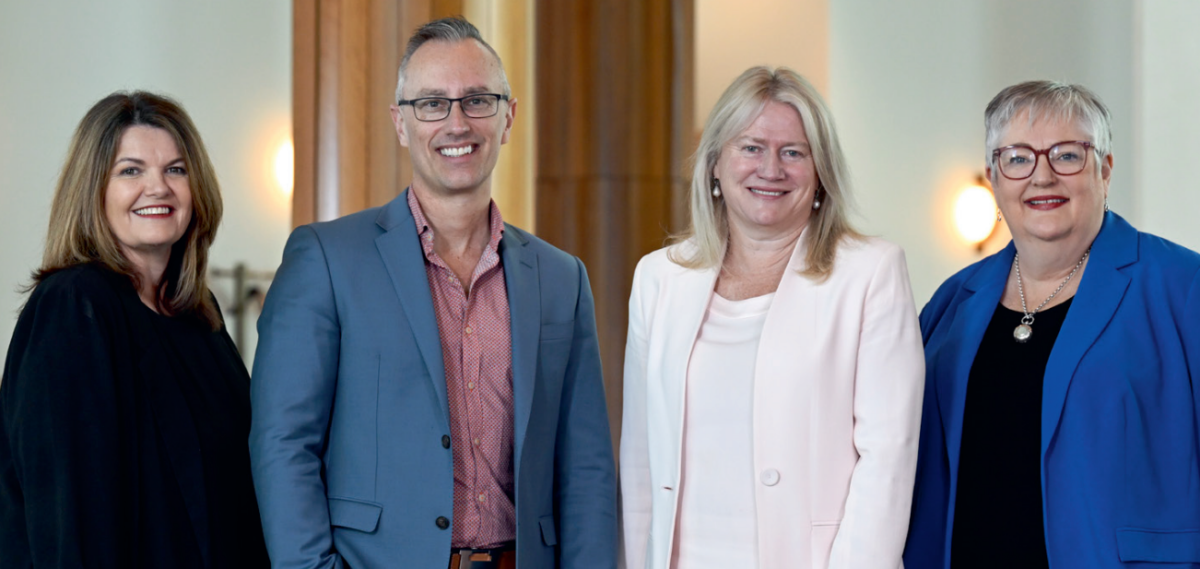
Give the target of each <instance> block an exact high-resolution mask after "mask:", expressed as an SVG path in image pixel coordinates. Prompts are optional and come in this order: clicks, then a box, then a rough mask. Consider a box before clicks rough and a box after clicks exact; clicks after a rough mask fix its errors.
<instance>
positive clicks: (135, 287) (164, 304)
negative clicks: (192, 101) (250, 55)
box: [0, 92, 268, 568]
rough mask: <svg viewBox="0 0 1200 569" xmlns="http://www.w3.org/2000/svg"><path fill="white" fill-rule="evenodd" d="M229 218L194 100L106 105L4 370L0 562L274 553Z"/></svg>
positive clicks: (85, 142) (112, 563)
mask: <svg viewBox="0 0 1200 569" xmlns="http://www.w3.org/2000/svg"><path fill="white" fill-rule="evenodd" d="M220 220H221V194H220V189H219V187H218V185H217V179H216V175H215V173H214V171H213V167H212V163H211V162H210V161H209V158H208V154H207V152H206V151H205V149H204V145H203V143H202V142H201V140H200V135H199V134H198V133H197V131H196V127H195V126H194V125H193V124H192V121H191V119H190V118H188V116H187V114H186V113H185V112H184V110H183V109H182V108H181V107H180V106H179V105H178V104H177V103H175V102H174V101H172V100H170V99H167V98H164V97H161V96H158V95H154V94H150V93H145V92H134V93H114V94H113V95H110V96H108V97H106V98H104V99H103V100H101V101H100V102H99V103H96V105H95V106H93V107H92V108H91V110H89V111H88V113H87V115H86V116H85V117H84V118H83V121H82V122H81V123H80V124H79V127H78V129H77V130H76V132H75V135H74V138H73V139H72V141H71V146H70V150H69V151H68V153H67V161H66V164H65V165H64V167H63V170H62V174H61V176H60V178H59V181H58V186H57V188H56V189H55V194H54V201H53V205H52V207H51V212H50V229H49V233H48V236H47V239H46V251H45V255H44V257H43V260H42V265H41V267H40V268H39V269H38V270H37V271H35V272H34V274H33V284H32V285H30V287H29V288H30V290H31V291H32V292H31V294H30V296H29V299H28V301H27V302H26V303H25V306H24V308H23V309H22V310H21V315H20V317H19V319H18V321H17V326H16V329H15V330H14V332H13V337H12V342H11V344H10V345H9V350H8V358H7V360H6V361H5V366H4V375H3V381H2V382H0V552H3V554H0V567H85V566H86V567H173V568H180V567H253V566H263V567H265V566H267V565H268V561H267V555H266V548H265V546H264V544H263V537H262V529H261V527H260V525H259V516H258V508H257V505H256V502H255V499H254V489H253V485H252V483H251V480H250V463H249V451H248V449H247V444H246V439H247V436H248V433H249V428H250V405H249V404H250V402H249V381H250V379H249V376H248V375H247V373H246V368H245V366H244V365H243V364H242V361H241V359H240V358H239V356H238V353H237V350H236V348H235V347H234V345H233V342H232V341H231V340H230V338H229V335H228V334H227V333H226V331H225V327H224V324H223V322H222V320H221V313H220V310H219V308H218V307H217V304H216V301H215V300H214V299H213V296H212V294H211V293H210V292H209V290H208V285H207V281H206V278H205V273H206V270H207V266H208V248H209V246H210V245H211V244H212V242H213V238H214V236H215V235H216V229H217V225H218V224H219V222H220Z"/></svg>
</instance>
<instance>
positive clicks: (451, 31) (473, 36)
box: [396, 16, 512, 102]
mask: <svg viewBox="0 0 1200 569" xmlns="http://www.w3.org/2000/svg"><path fill="white" fill-rule="evenodd" d="M467 40H475V41H477V42H479V44H480V45H482V46H483V47H485V48H487V50H488V53H491V54H492V57H495V58H496V65H497V66H498V67H499V68H500V83H501V89H502V90H503V91H504V92H503V93H502V94H503V95H504V96H505V97H511V96H512V89H510V88H509V86H508V75H506V74H505V73H504V62H503V61H500V54H498V53H496V50H494V49H492V46H490V45H488V42H486V41H483V36H481V35H479V28H476V27H475V25H474V24H472V23H471V22H468V21H467V19H466V18H464V17H462V16H454V17H453V18H442V19H440V20H434V21H432V22H429V23H427V24H425V25H423V26H421V27H419V28H417V31H416V32H414V33H413V35H412V37H410V38H408V47H406V48H405V49H404V57H403V58H401V59H400V69H399V71H397V72H396V101H397V102H399V101H400V100H402V99H403V98H404V75H405V73H407V72H408V62H409V60H411V59H412V56H413V54H414V53H416V52H417V49H419V48H420V47H421V46H423V45H425V44H426V43H427V42H430V41H445V42H460V41H467Z"/></svg>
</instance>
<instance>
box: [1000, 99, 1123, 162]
mask: <svg viewBox="0 0 1200 569" xmlns="http://www.w3.org/2000/svg"><path fill="white" fill-rule="evenodd" d="M1022 111H1028V113H1027V115H1028V120H1029V123H1030V124H1033V123H1034V122H1036V121H1038V120H1041V119H1061V120H1065V121H1077V123H1078V124H1079V125H1080V126H1082V127H1083V129H1084V130H1085V131H1087V132H1088V135H1089V137H1090V138H1091V141H1090V142H1091V143H1092V147H1093V148H1094V149H1095V150H1096V153H1097V154H1098V155H1100V157H1101V158H1103V157H1105V156H1108V155H1109V153H1111V152H1112V116H1111V114H1110V113H1109V112H1108V107H1107V106H1105V104H1104V101H1101V100H1100V97H1098V96H1096V94H1095V93H1093V92H1092V90H1091V89H1088V88H1087V87H1084V86H1083V85H1068V84H1066V83H1059V82H1057V81H1027V82H1025V83H1018V84H1016V85H1013V86H1011V87H1005V88H1004V90H1002V91H1000V93H998V94H997V95H996V96H995V98H993V99H992V102H990V103H988V106H987V110H986V111H984V114H983V124H984V128H985V129H986V133H987V134H986V135H985V139H984V142H985V147H986V158H985V160H986V161H987V164H988V165H989V166H990V165H991V164H992V152H993V151H995V150H996V148H997V147H998V145H999V144H1000V137H1001V136H1003V135H1004V133H1005V132H1006V131H1007V130H1008V127H1009V123H1011V122H1012V120H1013V118H1014V117H1016V116H1017V115H1018V114H1020V113H1021V112H1022Z"/></svg>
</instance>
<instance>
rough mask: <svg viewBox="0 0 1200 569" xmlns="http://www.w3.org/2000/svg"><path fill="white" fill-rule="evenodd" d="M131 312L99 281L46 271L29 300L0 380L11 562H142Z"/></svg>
mask: <svg viewBox="0 0 1200 569" xmlns="http://www.w3.org/2000/svg"><path fill="white" fill-rule="evenodd" d="M55 276H60V277H61V276H66V275H55ZM55 276H52V277H51V279H54V277H55ZM71 276H72V277H79V276H81V275H80V274H79V273H76V274H74V275H71ZM45 289H49V290H45ZM121 322H123V319H122V318H121V313H120V299H119V298H117V297H116V295H114V294H111V291H110V290H105V288H104V285H103V283H100V282H99V281H92V282H88V281H82V282H81V281H80V280H79V279H72V280H71V281H69V282H67V283H64V282H63V281H61V280H59V281H56V282H51V281H49V280H48V281H44V282H43V283H42V285H39V290H38V291H35V292H34V294H33V296H32V298H31V299H30V300H29V303H28V304H27V305H26V306H25V308H24V310H23V311H22V314H21V317H20V320H19V322H18V324H17V327H16V330H15V334H14V336H13V339H12V343H11V346H10V348H9V353H8V360H7V362H6V364H5V369H4V378H3V382H2V386H3V388H2V389H0V395H2V396H0V567H32V566H37V567H84V566H86V567H128V566H130V565H132V564H133V556H132V552H131V551H130V550H129V547H128V546H129V544H131V543H132V542H133V540H132V539H130V536H131V532H132V531H133V525H134V524H133V520H132V519H131V514H130V508H129V504H131V503H132V502H133V495H132V492H133V487H132V484H131V481H132V480H134V478H135V477H134V476H133V472H132V471H131V470H130V469H129V466H130V465H131V464H132V462H133V458H132V456H131V454H130V452H131V447H132V437H131V432H130V428H131V427H130V425H129V421H131V420H132V419H133V417H131V416H130V415H132V413H128V412H124V413H123V412H122V404H124V403H128V402H129V401H131V400H132V395H131V394H130V393H129V389H130V387H131V384H132V382H131V381H129V380H130V378H129V377H128V371H126V373H125V374H121V373H119V371H118V369H124V370H128V369H130V365H129V364H131V363H132V362H129V361H123V362H118V361H116V358H119V357H121V356H122V355H123V356H124V357H125V358H126V359H128V358H130V357H132V356H131V355H129V354H128V353H125V354H118V353H117V352H116V351H115V350H114V344H122V343H123V342H121V339H122V338H128V331H127V330H126V329H125V327H124V326H122V325H120V323H121Z"/></svg>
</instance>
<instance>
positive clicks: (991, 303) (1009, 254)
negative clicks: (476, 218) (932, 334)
mask: <svg viewBox="0 0 1200 569" xmlns="http://www.w3.org/2000/svg"><path fill="white" fill-rule="evenodd" d="M1015 252H1016V248H1015V247H1014V246H1013V244H1012V243H1011V242H1009V244H1008V246H1007V247H1005V248H1004V249H1003V250H1001V251H1000V252H999V253H997V254H996V255H995V256H994V257H993V258H992V259H991V260H990V261H988V262H987V264H985V265H984V266H983V267H980V269H979V271H977V272H976V273H975V275H974V276H973V277H971V279H970V280H968V281H967V282H966V283H965V284H964V285H963V288H964V289H965V294H970V295H971V296H970V298H968V299H966V300H964V301H963V302H962V303H961V304H959V306H958V310H957V312H955V314H954V316H953V318H954V321H953V322H952V323H951V325H950V329H949V330H948V331H947V333H946V335H945V336H944V337H943V338H944V339H943V340H941V341H942V342H943V344H942V346H941V347H940V348H939V349H938V350H937V355H936V356H935V357H937V358H938V360H939V361H938V363H937V369H944V370H947V373H946V374H943V375H942V376H941V377H938V378H934V380H935V381H937V382H938V383H937V385H936V386H935V389H937V394H938V397H937V400H938V407H939V409H940V411H941V415H942V417H943V418H944V419H943V420H944V421H945V423H944V424H943V425H942V427H943V429H944V432H945V433H946V450H947V453H948V456H949V459H950V465H951V471H953V472H956V471H957V469H958V467H957V465H958V457H959V450H960V448H959V447H960V445H961V443H962V426H963V411H964V410H965V408H966V404H967V379H968V376H970V374H971V366H972V365H973V364H974V363H975V354H976V353H977V352H978V351H979V344H980V342H982V341H983V333H984V331H986V330H987V327H988V324H989V323H990V322H991V320H992V315H993V314H994V313H995V311H996V305H998V304H999V303H1000V297H1001V296H1002V295H1003V293H1004V286H1005V284H1006V283H1007V282H1008V272H1009V270H1010V267H1012V261H1013V255H1014V253H1015ZM930 367H931V368H932V367H933V366H932V365H931V366H930Z"/></svg>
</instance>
